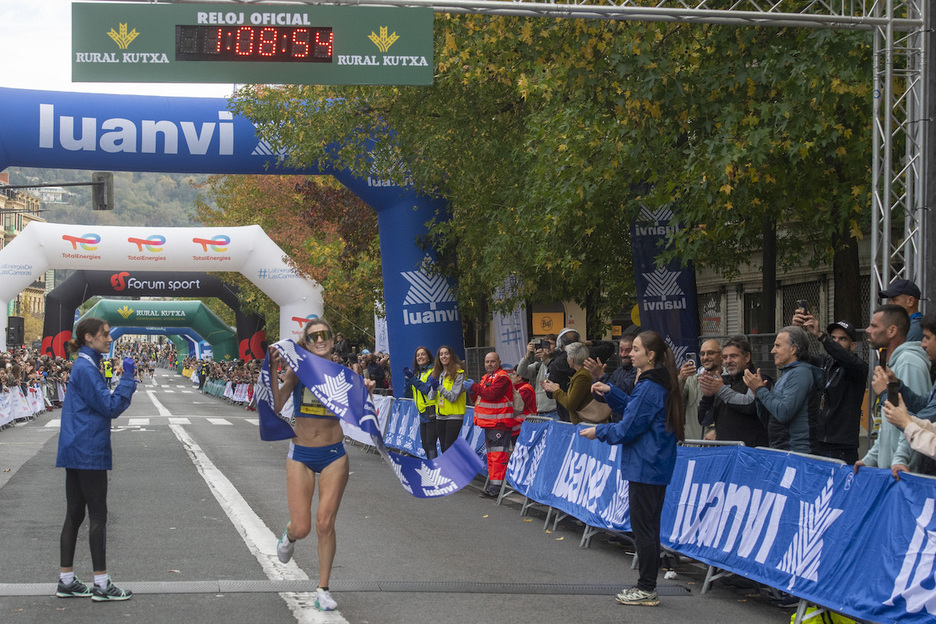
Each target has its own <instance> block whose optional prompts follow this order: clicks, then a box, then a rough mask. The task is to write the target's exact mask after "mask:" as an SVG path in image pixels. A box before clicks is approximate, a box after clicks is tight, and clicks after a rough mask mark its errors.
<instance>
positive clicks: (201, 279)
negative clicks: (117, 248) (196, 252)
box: [42, 271, 266, 360]
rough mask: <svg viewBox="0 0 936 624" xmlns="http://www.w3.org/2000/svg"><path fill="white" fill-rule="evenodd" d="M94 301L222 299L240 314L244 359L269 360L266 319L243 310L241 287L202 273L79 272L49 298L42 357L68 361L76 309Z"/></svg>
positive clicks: (237, 319) (239, 335) (239, 334)
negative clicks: (47, 356) (154, 298)
mask: <svg viewBox="0 0 936 624" xmlns="http://www.w3.org/2000/svg"><path fill="white" fill-rule="evenodd" d="M94 296H103V297H105V298H111V297H133V298H139V297H217V298H218V299H220V300H221V301H223V302H224V303H225V304H226V305H227V306H228V307H229V308H231V309H232V310H234V318H235V325H236V327H237V339H238V344H239V350H238V357H239V358H240V359H242V360H250V359H254V358H257V359H263V357H264V356H265V352H266V332H264V331H263V325H264V320H263V318H261V317H260V316H257V315H256V314H247V313H245V312H242V311H241V308H240V301H239V300H238V298H237V288H236V287H235V286H232V285H230V284H225V283H224V282H222V281H221V280H220V279H218V278H217V277H214V276H213V275H209V274H208V273H201V272H176V271H173V272H166V271H75V272H74V273H72V274H71V275H70V276H68V279H66V280H65V281H64V282H62V283H61V284H58V285H57V286H56V287H55V288H53V289H52V290H51V291H49V292H48V293H47V294H46V306H45V324H44V325H43V329H42V353H43V354H46V355H51V356H53V357H65V343H66V342H68V341H69V340H71V330H72V325H73V322H74V318H75V310H77V309H78V306H79V305H81V304H82V303H83V302H85V301H87V300H88V299H89V298H91V297H94Z"/></svg>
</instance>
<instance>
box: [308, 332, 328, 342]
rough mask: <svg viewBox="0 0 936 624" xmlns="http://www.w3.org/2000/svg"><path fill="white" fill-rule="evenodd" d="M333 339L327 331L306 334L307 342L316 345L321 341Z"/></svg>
mask: <svg viewBox="0 0 936 624" xmlns="http://www.w3.org/2000/svg"><path fill="white" fill-rule="evenodd" d="M331 337H332V334H331V332H330V331H328V330H327V329H321V330H319V331H314V332H309V333H308V334H306V336H305V338H306V342H311V343H316V342H318V341H319V339H322V340H329V339H330V338H331Z"/></svg>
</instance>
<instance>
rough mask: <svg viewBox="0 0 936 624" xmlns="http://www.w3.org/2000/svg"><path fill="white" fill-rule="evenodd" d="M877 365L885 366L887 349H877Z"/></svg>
mask: <svg viewBox="0 0 936 624" xmlns="http://www.w3.org/2000/svg"><path fill="white" fill-rule="evenodd" d="M878 366H880V367H881V368H887V349H878Z"/></svg>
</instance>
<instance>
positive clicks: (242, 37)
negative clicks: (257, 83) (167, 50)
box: [175, 25, 335, 63]
mask: <svg viewBox="0 0 936 624" xmlns="http://www.w3.org/2000/svg"><path fill="white" fill-rule="evenodd" d="M175 30H176V38H175V60H177V61H249V62H252V63H253V62H265V61H272V62H276V63H331V61H332V50H333V49H334V42H335V35H334V33H333V32H332V29H331V28H305V27H295V26H246V25H245V26H180V25H177V26H176V29H175Z"/></svg>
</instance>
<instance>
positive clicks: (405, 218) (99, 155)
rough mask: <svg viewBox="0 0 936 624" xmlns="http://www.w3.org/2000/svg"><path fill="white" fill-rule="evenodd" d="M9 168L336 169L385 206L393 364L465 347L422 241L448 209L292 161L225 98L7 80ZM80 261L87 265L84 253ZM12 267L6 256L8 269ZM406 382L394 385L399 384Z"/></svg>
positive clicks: (3, 151) (2, 152) (4, 145)
mask: <svg viewBox="0 0 936 624" xmlns="http://www.w3.org/2000/svg"><path fill="white" fill-rule="evenodd" d="M0 102H2V104H0V112H2V114H0V170H3V169H6V168H7V167H10V166H20V167H54V168H62V169H100V170H110V171H151V172H178V173H218V174H257V175H264V174H271V173H276V174H303V175H332V176H334V177H335V178H337V179H338V180H339V181H340V182H341V183H342V184H344V185H345V186H346V187H348V189H350V190H351V191H352V192H354V193H355V194H357V195H358V196H359V197H360V198H361V199H362V200H363V201H364V202H366V203H367V204H368V205H370V206H371V207H372V208H374V210H376V211H377V215H378V224H379V228H380V252H381V257H382V261H383V267H382V273H383V282H384V298H385V302H386V308H385V309H386V312H387V330H388V339H389V343H390V351H391V353H392V354H393V356H394V357H393V358H392V360H391V362H392V367H393V370H392V373H393V377H394V378H395V379H402V378H403V374H402V372H403V367H404V366H405V365H406V364H407V363H408V361H409V360H410V358H411V354H412V353H413V352H414V351H415V350H416V347H417V346H419V345H426V346H427V347H429V348H431V349H433V350H435V349H437V348H438V347H439V346H441V345H443V344H447V345H451V346H452V347H453V348H454V349H455V350H456V351H457V352H458V353H459V355H460V356H462V357H464V343H463V339H462V326H461V314H460V311H459V310H458V306H457V304H456V302H455V298H454V297H453V295H452V286H453V284H451V283H450V282H449V281H447V280H445V279H443V278H440V277H438V276H431V275H428V274H427V273H426V272H425V271H424V270H423V268H422V267H423V266H424V262H425V261H426V260H427V259H428V261H429V262H430V263H431V262H433V261H434V258H433V257H431V255H430V256H427V255H426V252H424V251H422V250H420V249H419V247H418V246H417V244H416V240H417V237H419V236H421V235H422V234H424V233H425V232H426V228H425V224H426V222H428V221H429V220H431V219H432V218H434V217H435V216H436V214H437V213H438V212H444V211H445V210H446V204H445V202H444V201H443V200H441V199H430V198H426V197H422V196H419V195H417V194H416V193H415V191H414V190H413V189H411V188H408V187H399V186H394V185H392V184H391V183H390V182H389V181H388V180H379V179H374V178H371V177H368V178H357V177H354V176H352V175H351V174H350V173H348V172H347V171H341V170H319V169H285V168H282V167H280V166H279V165H278V163H277V162H276V158H275V155H274V154H273V153H272V150H271V149H270V147H269V146H268V145H266V144H264V143H262V142H261V141H260V140H259V139H258V138H257V136H256V134H255V132H254V126H253V125H252V124H251V123H250V122H249V121H248V120H247V119H244V118H242V117H239V116H235V115H234V114H233V113H232V112H231V111H229V110H228V108H227V100H225V99H223V98H175V97H153V96H129V95H102V94H86V93H65V92H54V91H31V90H22V89H0ZM74 268H76V269H83V268H86V267H84V266H81V262H80V261H77V262H76V263H75V267H74ZM4 269H5V267H4V266H2V265H0V275H2V274H3V271H4ZM402 391H403V384H395V385H394V394H397V395H398V396H399V395H400V394H401V393H402Z"/></svg>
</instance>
